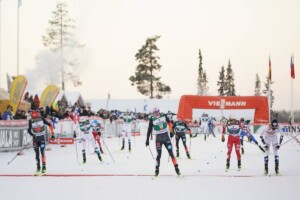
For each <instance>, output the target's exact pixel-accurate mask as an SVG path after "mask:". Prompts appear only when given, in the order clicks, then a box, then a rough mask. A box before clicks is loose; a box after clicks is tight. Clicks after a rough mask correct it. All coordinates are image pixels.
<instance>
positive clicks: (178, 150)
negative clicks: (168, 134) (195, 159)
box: [176, 149, 179, 158]
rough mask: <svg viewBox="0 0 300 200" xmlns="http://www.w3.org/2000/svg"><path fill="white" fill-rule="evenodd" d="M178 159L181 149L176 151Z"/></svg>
mask: <svg viewBox="0 0 300 200" xmlns="http://www.w3.org/2000/svg"><path fill="white" fill-rule="evenodd" d="M176 157H177V158H179V149H176Z"/></svg>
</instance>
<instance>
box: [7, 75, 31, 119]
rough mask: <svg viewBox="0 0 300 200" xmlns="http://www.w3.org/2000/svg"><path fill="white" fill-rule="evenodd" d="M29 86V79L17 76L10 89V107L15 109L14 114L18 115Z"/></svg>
mask: <svg viewBox="0 0 300 200" xmlns="http://www.w3.org/2000/svg"><path fill="white" fill-rule="evenodd" d="M26 86H27V79H26V77H25V76H22V75H19V76H17V77H16V78H15V79H14V80H13V82H12V84H11V87H10V105H11V106H12V107H13V112H14V113H16V111H17V109H18V107H19V104H20V102H21V100H22V96H23V93H24V91H25V88H26Z"/></svg>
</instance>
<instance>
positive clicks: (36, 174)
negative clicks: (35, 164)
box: [32, 172, 47, 176]
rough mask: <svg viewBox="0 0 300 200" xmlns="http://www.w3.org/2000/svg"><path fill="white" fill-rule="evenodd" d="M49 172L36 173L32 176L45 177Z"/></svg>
mask: <svg viewBox="0 0 300 200" xmlns="http://www.w3.org/2000/svg"><path fill="white" fill-rule="evenodd" d="M45 175H47V172H35V173H34V174H33V175H32V176H45Z"/></svg>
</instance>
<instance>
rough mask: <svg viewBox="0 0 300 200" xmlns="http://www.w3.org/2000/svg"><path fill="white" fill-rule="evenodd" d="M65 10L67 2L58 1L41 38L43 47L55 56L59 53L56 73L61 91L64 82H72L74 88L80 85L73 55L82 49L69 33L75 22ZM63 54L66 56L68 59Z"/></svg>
mask: <svg viewBox="0 0 300 200" xmlns="http://www.w3.org/2000/svg"><path fill="white" fill-rule="evenodd" d="M67 9H68V5H67V2H65V1H59V2H58V3H57V5H56V10H55V11H53V12H52V14H53V16H52V19H51V20H49V25H50V27H49V28H47V30H46V34H45V35H44V36H43V37H42V39H43V44H44V46H45V47H48V48H49V49H50V50H51V51H52V52H54V53H56V54H59V53H60V57H61V63H60V64H61V71H60V72H58V73H60V75H61V77H62V78H61V79H62V80H61V84H62V90H65V81H66V80H70V81H72V83H73V84H74V86H75V87H76V86H79V85H81V84H82V82H81V81H80V79H79V75H78V74H77V73H78V72H77V73H76V70H77V69H78V60H77V58H76V56H75V55H74V54H75V51H76V50H78V49H82V47H83V45H80V44H79V43H78V42H76V41H75V39H74V37H73V34H72V33H71V29H75V26H74V25H73V23H74V22H75V21H74V20H73V19H71V18H70V17H69V16H68V14H69V13H68V10H67ZM64 54H68V58H66V56H64Z"/></svg>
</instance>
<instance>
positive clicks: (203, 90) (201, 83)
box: [197, 49, 208, 95]
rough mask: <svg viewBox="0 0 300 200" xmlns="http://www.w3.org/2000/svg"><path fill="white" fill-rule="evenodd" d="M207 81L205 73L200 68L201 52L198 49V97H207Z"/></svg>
mask: <svg viewBox="0 0 300 200" xmlns="http://www.w3.org/2000/svg"><path fill="white" fill-rule="evenodd" d="M207 85H208V81H207V76H206V72H205V71H204V70H203V67H202V54H201V50H200V49H199V67H198V79H197V89H198V93H197V94H198V95H207V93H208V86H207Z"/></svg>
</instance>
